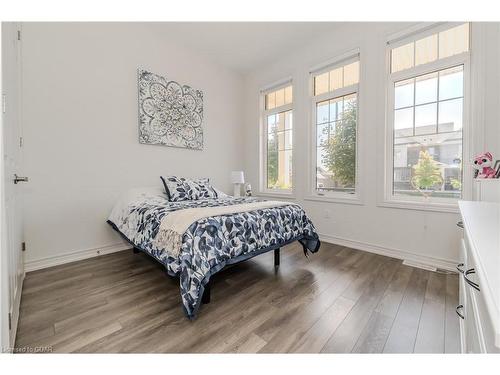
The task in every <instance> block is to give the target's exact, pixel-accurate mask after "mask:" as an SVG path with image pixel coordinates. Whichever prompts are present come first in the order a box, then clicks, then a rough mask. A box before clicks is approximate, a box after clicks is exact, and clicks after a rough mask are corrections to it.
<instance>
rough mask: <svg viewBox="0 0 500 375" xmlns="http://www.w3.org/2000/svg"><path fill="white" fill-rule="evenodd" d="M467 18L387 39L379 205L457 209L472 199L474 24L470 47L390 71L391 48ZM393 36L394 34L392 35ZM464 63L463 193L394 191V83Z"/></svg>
mask: <svg viewBox="0 0 500 375" xmlns="http://www.w3.org/2000/svg"><path fill="white" fill-rule="evenodd" d="M463 23H464V22H456V23H455V22H454V23H439V24H435V25H434V27H432V26H431V27H430V26H429V24H423V25H421V26H420V27H421V29H420V30H422V31H421V32H419V31H418V28H412V31H411V32H410V34H407V37H404V38H403V37H397V38H396V40H395V41H392V42H391V41H390V40H388V42H387V47H386V73H387V93H386V95H387V100H386V103H387V106H386V122H385V150H384V155H385V158H384V160H385V165H384V182H383V192H382V193H383V196H382V197H381V199H379V203H378V206H385V207H393V208H406V209H417V210H425V211H438V212H458V201H459V200H461V199H470V197H471V196H472V184H471V179H472V172H471V168H468V165H467V161H468V160H470V149H471V146H470V143H471V129H470V121H469V118H470V85H471V70H470V53H471V34H472V32H471V29H472V28H471V27H470V26H469V27H470V29H469V51H467V52H463V53H461V54H459V55H454V56H449V57H446V58H443V59H438V60H436V61H433V62H430V63H426V64H422V65H418V66H414V67H413V68H409V69H405V70H402V71H398V72H395V73H391V50H392V49H394V48H397V47H400V46H402V45H405V44H407V43H410V42H411V41H415V40H418V39H420V38H423V37H426V36H429V35H431V34H435V33H437V32H440V31H443V30H447V29H450V28H453V27H455V26H459V25H461V24H463ZM392 40H394V38H393V39H392ZM459 65H463V77H464V78H463V79H464V83H463V90H464V91H463V119H462V197H461V198H459V199H456V198H449V199H447V198H434V197H432V196H430V197H428V198H423V197H418V196H415V197H413V196H397V195H394V194H393V176H394V171H393V166H394V159H393V157H394V155H393V151H394V135H393V127H394V93H395V89H394V87H395V86H394V85H395V83H396V82H399V81H403V80H406V79H411V78H415V77H418V76H421V75H425V74H428V73H432V72H436V71H440V70H444V69H448V68H453V67H456V66H459Z"/></svg>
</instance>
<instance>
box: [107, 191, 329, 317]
mask: <svg viewBox="0 0 500 375" xmlns="http://www.w3.org/2000/svg"><path fill="white" fill-rule="evenodd" d="M254 201H258V199H256V198H247V197H245V198H234V197H230V196H225V197H220V198H214V199H204V200H196V201H192V200H191V201H181V202H169V201H168V199H167V196H166V194H165V193H164V192H163V191H162V190H160V189H158V190H156V189H155V190H151V189H150V190H149V191H145V190H136V191H131V192H128V193H127V194H126V195H125V196H123V197H122V198H121V199H120V200H119V202H118V203H117V204H116V205H115V207H114V209H113V211H112V213H111V215H110V217H109V220H108V223H109V224H110V225H111V226H112V227H113V228H114V229H115V230H117V231H118V232H119V233H121V234H122V235H123V236H124V237H125V238H126V239H127V240H128V241H129V242H130V243H131V244H132V245H133V246H134V247H136V248H138V249H140V250H141V251H143V252H145V253H147V254H149V255H151V256H152V257H154V258H155V259H156V260H158V261H159V262H160V263H162V264H163V265H164V266H165V267H166V269H167V272H168V273H169V274H170V275H172V276H178V277H179V279H180V292H181V297H182V303H183V308H184V311H185V313H186V315H187V317H188V318H189V319H194V318H195V317H196V314H197V311H198V308H199V306H200V303H201V298H202V295H203V291H204V286H205V285H206V283H208V281H209V279H210V277H211V275H213V274H215V273H216V272H218V271H219V270H221V269H222V268H223V267H224V266H226V265H229V264H233V263H237V262H239V261H242V260H245V259H248V258H251V257H253V256H255V255H258V254H261V253H263V252H266V251H269V250H273V249H276V248H278V247H280V246H283V245H285V244H287V243H290V242H292V241H295V240H298V241H299V242H300V243H301V244H302V246H303V249H304V253H305V254H307V252H308V251H311V252H316V251H318V249H319V246H320V242H319V239H318V235H317V233H316V230H315V228H314V225H313V224H312V222H311V220H310V219H309V218H308V217H307V215H306V214H305V212H304V210H303V209H302V208H301V207H300V206H298V205H296V204H292V203H290V204H287V205H285V206H280V207H273V208H265V209H259V210H255V211H250V212H241V213H233V214H228V215H220V216H213V217H207V218H203V219H200V220H197V221H195V222H194V223H192V224H191V225H190V226H189V228H188V230H187V231H186V232H185V233H184V234H183V236H182V245H181V249H180V251H179V256H178V257H172V256H171V255H168V254H167V251H165V249H164V248H161V246H160V247H157V246H159V245H158V244H157V243H156V242H155V241H154V239H155V237H156V235H157V234H158V230H159V228H160V223H161V221H162V219H163V218H164V217H166V215H168V214H169V213H171V212H173V211H176V210H182V209H186V208H193V207H207V206H210V207H212V206H221V205H222V206H227V205H235V204H242V203H249V202H254Z"/></svg>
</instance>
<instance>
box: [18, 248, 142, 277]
mask: <svg viewBox="0 0 500 375" xmlns="http://www.w3.org/2000/svg"><path fill="white" fill-rule="evenodd" d="M131 248H132V245H130V244H128V243H126V242H122V243H117V244H114V245H105V246H100V247H95V248H91V249H85V250H78V251H73V252H71V253H65V254H61V255H54V256H51V257H46V258H42V259H35V260H30V261H28V262H26V263H25V265H24V270H25V272H31V271H36V270H40V269H43V268H49V267H54V266H59V265H61V264H66V263H71V262H76V261H78V260H83V259H88V258H94V257H98V256H101V255H106V254H111V253H116V252H118V251H123V250H129V249H131Z"/></svg>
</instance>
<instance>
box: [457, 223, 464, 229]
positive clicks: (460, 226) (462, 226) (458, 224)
mask: <svg viewBox="0 0 500 375" xmlns="http://www.w3.org/2000/svg"><path fill="white" fill-rule="evenodd" d="M457 227H459V228H462V229H464V222H463V221H457Z"/></svg>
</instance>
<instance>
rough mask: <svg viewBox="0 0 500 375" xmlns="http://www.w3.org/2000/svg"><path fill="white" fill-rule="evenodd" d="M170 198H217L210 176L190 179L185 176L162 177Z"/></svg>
mask: <svg viewBox="0 0 500 375" xmlns="http://www.w3.org/2000/svg"><path fill="white" fill-rule="evenodd" d="M161 180H162V181H163V185H164V186H165V192H166V193H167V196H168V200H169V201H171V202H179V201H187V200H199V199H210V198H217V193H216V192H215V190H214V188H213V187H212V186H211V185H210V182H209V180H208V178H199V179H197V180H190V179H188V178H184V177H176V176H169V177H166V178H163V177H161Z"/></svg>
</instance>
